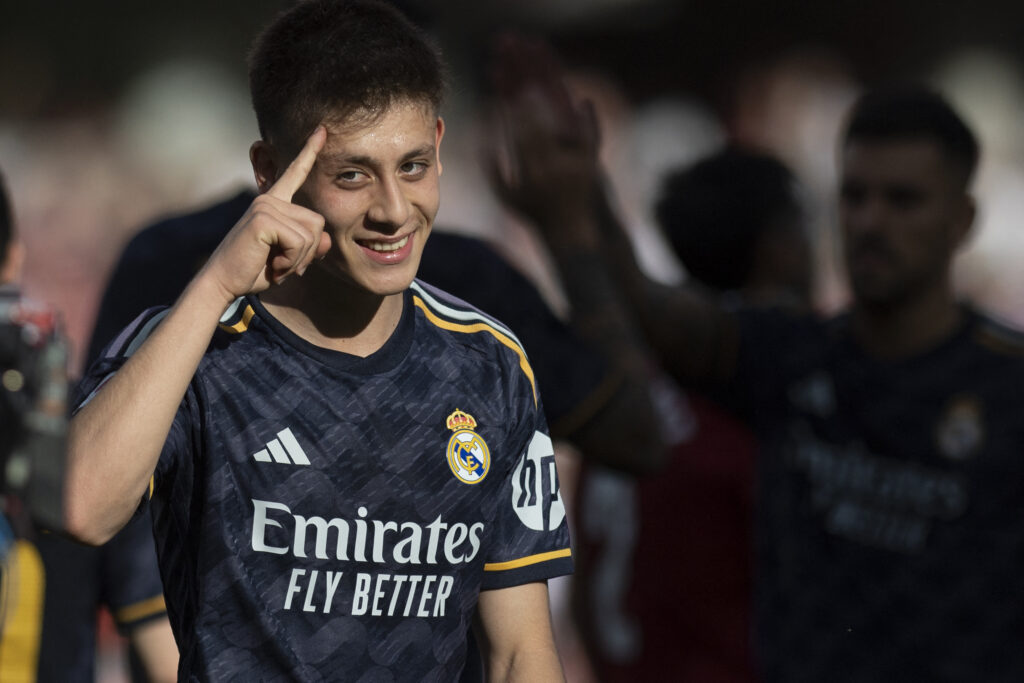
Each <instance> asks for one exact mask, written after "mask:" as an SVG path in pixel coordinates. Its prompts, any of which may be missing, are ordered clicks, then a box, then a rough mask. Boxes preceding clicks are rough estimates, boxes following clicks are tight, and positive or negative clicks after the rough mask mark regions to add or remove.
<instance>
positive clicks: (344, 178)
mask: <svg viewBox="0 0 1024 683" xmlns="http://www.w3.org/2000/svg"><path fill="white" fill-rule="evenodd" d="M362 175H363V174H362V173H360V172H359V171H342V172H341V173H339V174H338V175H337V179H338V180H340V181H341V182H344V183H352V182H355V181H357V180H359V179H360V178H361V177H362Z"/></svg>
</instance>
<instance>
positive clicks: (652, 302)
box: [502, 58, 1024, 683]
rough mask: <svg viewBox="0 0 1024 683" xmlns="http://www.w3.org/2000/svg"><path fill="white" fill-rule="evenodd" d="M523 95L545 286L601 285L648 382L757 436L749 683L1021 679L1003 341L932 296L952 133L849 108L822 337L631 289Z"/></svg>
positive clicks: (964, 176) (968, 221)
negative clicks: (647, 353) (614, 284)
mask: <svg viewBox="0 0 1024 683" xmlns="http://www.w3.org/2000/svg"><path fill="white" fill-rule="evenodd" d="M534 59H535V60H536V58H534ZM537 77H538V78H539V79H540V80H539V82H537V83H534V84H532V85H530V87H521V88H518V89H514V90H505V91H503V93H502V95H503V98H502V101H503V105H504V106H505V107H506V109H507V111H508V113H509V114H508V116H507V117H506V121H507V122H509V124H510V125H509V127H508V131H507V134H508V136H509V139H510V140H511V146H510V148H511V150H512V153H511V154H512V157H513V158H514V160H515V163H514V164H512V165H511V167H513V168H515V170H516V171H517V173H516V175H514V176H511V177H512V179H513V183H512V186H513V187H515V184H514V183H515V182H516V181H518V182H519V183H520V187H523V188H525V187H531V188H535V187H536V186H535V185H533V184H530V183H523V182H522V181H523V180H524V179H526V180H529V179H535V178H543V179H544V185H545V187H544V188H541V189H540V190H539V194H537V195H534V198H533V199H531V201H533V202H535V203H537V204H538V214H539V215H541V216H543V215H545V214H546V215H549V216H552V217H553V218H552V219H550V220H541V221H538V225H539V227H540V228H541V231H542V234H543V235H544V237H545V238H546V239H547V241H548V242H549V244H550V245H551V246H552V253H553V254H554V256H555V259H556V261H557V262H558V264H559V268H560V274H561V276H562V278H563V279H564V280H566V281H568V282H571V283H572V284H569V285H567V289H569V291H570V292H571V291H574V290H585V289H586V287H587V284H586V283H587V282H588V281H590V280H591V279H603V278H607V277H608V276H611V275H613V276H615V278H616V279H617V281H618V282H619V283H620V285H621V287H622V292H624V293H625V295H626V296H627V299H628V301H629V302H630V311H631V313H632V314H633V315H634V316H635V319H636V320H637V321H638V324H639V325H640V327H641V329H643V330H644V333H645V336H646V339H647V340H648V342H649V344H650V345H651V347H652V348H653V349H654V350H655V352H656V355H657V358H658V360H659V362H660V364H661V365H662V366H663V367H664V368H665V369H666V370H667V371H668V372H669V373H671V374H672V376H673V377H675V378H677V379H678V380H680V381H681V382H684V383H685V384H687V385H688V386H698V387H704V388H709V389H712V390H713V391H714V392H715V395H716V396H717V397H718V398H719V400H721V401H722V402H723V403H724V404H725V405H728V406H729V407H730V408H731V409H733V410H735V411H736V412H737V414H739V415H740V416H742V417H743V418H744V419H745V420H746V421H747V422H748V423H749V424H750V425H751V426H752V427H753V429H754V430H755V433H756V434H757V437H758V442H759V455H758V463H757V465H758V476H757V485H758V491H757V499H756V510H757V517H756V527H755V542H756V548H757V552H756V560H757V562H756V565H755V566H756V577H755V581H756V593H755V611H756V620H755V633H756V643H757V655H758V658H759V662H758V665H759V667H760V668H761V670H762V672H763V675H764V677H765V678H766V679H767V680H770V681H786V682H787V683H788V682H794V681H796V682H798V681H822V680H828V681H873V682H874V681H904V680H921V681H1015V680H1021V678H1022V677H1024V650H1021V649H1020V647H1019V643H1020V642H1021V641H1022V639H1024V604H1022V603H1024V591H1021V590H1020V586H1021V583H1020V579H1019V578H1018V577H1017V571H1016V567H1017V566H1018V565H1019V563H1020V561H1021V560H1022V559H1024V496H1021V495H1020V492H1021V490H1022V489H1024V464H1022V462H1021V460H1020V458H1019V453H1020V451H1021V449H1022V447H1024V428H1022V427H1021V423H1020V420H1019V418H1018V417H1017V413H1018V412H1019V410H1020V407H1021V406H1020V403H1021V401H1022V399H1024V395H1022V394H1021V392H1020V386H1021V385H1022V382H1024V338H1022V335H1021V334H1020V333H1019V332H1018V331H1016V330H1013V329H1011V328H1009V327H1007V326H1006V325H1004V324H1002V323H1001V322H998V321H996V320H994V319H992V318H991V317H990V316H988V315H986V314H984V313H982V312H980V311H979V310H977V309H976V308H975V307H974V306H972V305H971V304H970V303H967V302H963V301H960V300H959V299H958V297H957V296H956V294H955V292H954V290H953V286H952V282H951V273H950V268H951V263H952V261H953V258H954V255H955V254H956V252H957V251H958V250H959V249H960V247H961V246H962V245H963V244H964V242H965V241H966V239H967V238H968V236H969V234H970V231H971V227H972V225H973V221H974V216H975V203H974V200H973V198H972V196H971V193H970V186H971V180H972V177H973V173H974V170H975V167H976V165H977V161H978V156H979V149H978V144H977V141H976V139H975V136H974V134H973V133H972V132H971V130H970V129H969V128H968V127H967V125H966V124H965V123H964V121H963V120H962V119H961V118H960V116H959V115H958V114H957V113H956V112H955V111H954V110H953V109H952V108H951V107H950V105H949V104H948V102H947V101H946V100H945V99H944V98H943V97H941V96H940V95H939V94H937V93H935V92H934V91H931V90H929V89H927V88H924V87H920V86H916V85H907V86H901V87H894V88H890V89H879V90H876V91H871V92H868V93H866V94H864V95H863V96H862V97H861V98H860V99H859V100H858V101H857V102H856V103H855V105H854V106H853V108H852V110H851V111H850V113H849V117H848V120H847V123H846V127H845V130H844V133H843V135H842V139H841V145H840V148H839V152H840V159H839V165H840V176H841V179H840V186H839V193H838V194H839V207H838V208H839V211H838V216H839V223H840V232H841V237H842V245H843V259H844V264H845V266H846V271H847V274H848V277H849V281H850V285H851V290H852V301H851V302H850V305H849V307H848V309H847V310H845V311H843V312H841V313H839V314H838V315H835V316H833V317H829V318H824V317H821V316H819V315H816V314H813V313H809V312H808V313H800V312H796V311H792V310H787V309H786V308H784V307H740V308H734V307H731V306H728V305H723V303H722V302H720V301H718V300H716V299H714V298H710V297H708V296H706V295H704V294H702V293H701V292H699V291H697V290H696V289H695V288H692V287H673V286H665V285H661V284H659V283H654V282H652V281H650V280H649V279H648V278H646V277H645V276H644V275H643V273H642V272H641V271H640V269H639V268H638V267H637V264H636V260H635V258H634V257H633V254H632V251H631V249H630V245H629V241H628V238H627V236H626V235H625V234H624V232H623V231H622V229H621V227H620V226H619V225H618V224H617V221H615V219H614V215H613V214H612V213H611V212H610V211H608V206H607V202H606V201H604V200H603V193H602V190H603V188H602V187H601V183H600V177H599V175H600V174H599V170H598V169H596V168H595V167H594V165H593V164H591V163H589V162H588V163H586V164H583V165H581V166H580V168H584V169H590V170H592V171H593V174H592V176H591V179H590V180H591V182H590V187H591V192H590V194H589V195H588V194H586V193H582V192H579V191H578V188H579V187H580V186H586V184H587V183H586V182H585V181H584V180H581V179H580V178H579V177H572V178H568V179H561V180H560V179H559V177H558V174H559V172H560V171H564V170H565V169H566V168H570V169H571V168H572V164H568V163H565V159H564V158H560V155H562V156H571V155H572V154H574V153H575V155H576V158H590V157H592V156H593V154H592V152H591V151H589V150H588V146H589V145H591V144H592V143H593V140H592V139H589V138H588V137H587V136H581V135H578V134H574V131H586V130H587V128H588V126H589V120H590V117H589V116H588V115H587V114H586V110H585V109H583V108H577V107H576V106H572V107H567V106H565V103H566V102H567V101H569V100H568V98H567V96H566V95H565V94H564V86H562V85H561V84H560V82H559V80H558V79H559V73H558V70H557V65H553V64H552V63H550V62H549V63H546V64H545V68H544V69H541V70H539V71H538V73H537ZM550 92H558V93H559V94H558V96H557V97H545V95H546V94H548V93H550ZM560 184H561V185H562V186H564V188H565V191H564V192H558V191H557V187H558V186H559V185H560ZM524 194H525V192H524ZM538 197H541V198H543V200H544V202H553V203H554V205H551V206H548V205H546V204H545V203H544V202H540V201H538V199H537V198H538ZM572 202H575V206H570V204H571V203H572ZM567 215H572V216H576V219H575V220H570V221H565V220H557V219H560V218H561V217H563V216H567ZM570 252H575V253H570ZM599 271H600V272H599ZM672 570H673V568H672V567H665V576H666V580H672Z"/></svg>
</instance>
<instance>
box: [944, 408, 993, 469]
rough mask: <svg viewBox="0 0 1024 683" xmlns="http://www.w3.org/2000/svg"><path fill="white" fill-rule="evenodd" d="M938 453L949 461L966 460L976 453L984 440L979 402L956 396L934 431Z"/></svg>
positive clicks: (983, 427)
mask: <svg viewBox="0 0 1024 683" xmlns="http://www.w3.org/2000/svg"><path fill="white" fill-rule="evenodd" d="M935 437H936V442H937V445H938V447H939V452H940V453H942V455H944V456H946V457H947V458H949V459H950V460H966V459H967V458H970V457H971V456H973V455H974V454H975V453H977V451H978V449H979V448H980V446H981V444H982V442H983V441H984V439H985V425H984V419H983V415H982V410H981V402H980V401H979V400H978V399H977V398H975V397H973V396H956V397H954V398H953V399H952V400H951V401H950V402H949V403H948V404H947V406H946V412H945V415H944V416H943V418H942V420H941V421H940V422H939V424H938V426H937V429H936V435H935Z"/></svg>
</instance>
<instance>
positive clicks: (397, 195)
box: [367, 178, 409, 228]
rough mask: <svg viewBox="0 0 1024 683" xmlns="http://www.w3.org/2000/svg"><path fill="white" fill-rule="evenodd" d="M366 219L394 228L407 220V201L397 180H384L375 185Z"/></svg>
mask: <svg viewBox="0 0 1024 683" xmlns="http://www.w3.org/2000/svg"><path fill="white" fill-rule="evenodd" d="M367 218H369V219H370V221H371V222H373V223H377V224H379V225H387V226H390V227H395V228H397V227H399V226H401V225H404V224H405V223H406V221H408V220H409V201H408V200H407V199H406V197H405V194H404V193H403V192H402V186H401V183H400V182H399V181H398V180H397V179H394V178H384V179H381V180H380V181H379V182H378V183H377V185H376V187H375V191H374V195H373V201H372V203H371V204H370V209H369V211H367Z"/></svg>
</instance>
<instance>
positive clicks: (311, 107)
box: [249, 0, 445, 149]
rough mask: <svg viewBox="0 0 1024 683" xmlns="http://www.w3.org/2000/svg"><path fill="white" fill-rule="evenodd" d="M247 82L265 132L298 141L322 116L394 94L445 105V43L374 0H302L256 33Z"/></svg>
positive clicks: (283, 141) (374, 104)
mask: <svg viewBox="0 0 1024 683" xmlns="http://www.w3.org/2000/svg"><path fill="white" fill-rule="evenodd" d="M249 89H250V93H251V95H252V104H253V109H254V110H255V112H256V121H257V123H258V125H259V130H260V135H261V136H262V137H263V139H264V140H266V141H268V142H270V143H272V144H277V145H283V146H285V148H292V149H297V148H298V147H299V146H301V143H302V141H303V140H304V139H305V137H306V136H308V135H309V134H310V133H312V131H313V129H314V128H315V127H316V125H317V124H319V123H321V122H322V121H324V120H328V119H330V120H343V119H345V118H347V117H349V116H351V115H353V114H355V113H357V112H358V113H360V114H363V113H365V114H367V115H368V116H369V117H371V118H372V117H373V116H377V115H380V114H382V113H383V112H384V111H386V110H387V108H388V107H389V106H390V105H391V104H392V103H394V102H398V101H402V100H409V101H423V102H424V103H425V104H429V105H430V106H431V107H432V108H433V109H434V110H435V111H436V110H438V109H439V108H440V106H441V100H442V99H443V95H444V89H445V72H444V67H443V65H442V62H441V54H440V50H439V49H438V48H437V47H436V45H435V44H434V42H433V41H432V40H431V39H430V38H429V37H428V36H427V35H426V33H425V32H424V31H423V30H422V29H420V28H419V27H417V26H416V25H414V24H413V23H412V22H411V21H410V20H409V19H408V18H406V17H405V16H404V15H403V14H402V13H401V12H399V11H398V10H397V9H395V8H394V7H392V6H391V5H388V4H386V3H384V2H379V1H375V0H302V1H301V2H298V3H297V4H296V5H294V6H293V7H291V8H290V9H288V10H285V11H284V12H282V13H281V14H279V15H278V16H277V18H276V19H275V20H274V21H273V22H271V23H270V25H269V26H267V27H266V28H265V29H264V31H263V32H262V33H261V34H260V35H259V37H257V39H256V41H255V42H254V44H253V48H252V50H251V51H250V54H249Z"/></svg>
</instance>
